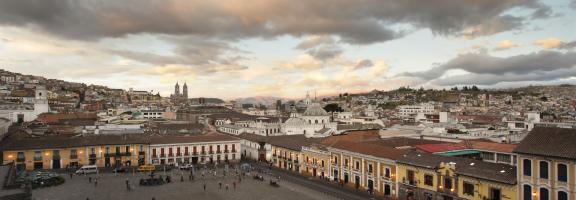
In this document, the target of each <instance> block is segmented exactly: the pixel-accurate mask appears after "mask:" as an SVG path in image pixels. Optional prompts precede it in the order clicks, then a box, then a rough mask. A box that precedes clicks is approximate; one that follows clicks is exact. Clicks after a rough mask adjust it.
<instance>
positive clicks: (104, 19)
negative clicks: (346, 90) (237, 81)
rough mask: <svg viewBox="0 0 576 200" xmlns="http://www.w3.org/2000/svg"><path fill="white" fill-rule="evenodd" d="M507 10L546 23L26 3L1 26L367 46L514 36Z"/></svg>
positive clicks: (389, 7) (189, 2)
mask: <svg viewBox="0 0 576 200" xmlns="http://www.w3.org/2000/svg"><path fill="white" fill-rule="evenodd" d="M514 8H527V9H530V10H531V11H532V13H533V14H532V15H531V17H532V18H540V17H546V16H547V15H549V8H548V7H546V6H545V5H543V4H540V3H539V2H538V1H537V0H518V1H496V0H489V1H452V0H440V1H414V0H408V1H397V0H366V1H362V2H361V3H360V2H355V1H332V0H316V1H305V0H296V1H294V0H249V1H245V0H231V1H200V0H167V1H161V2H160V1H153V0H125V1H74V0H27V1H1V2H0V24H4V25H12V26H26V27H32V28H35V29H40V30H43V31H46V32H49V33H52V34H55V35H59V36H61V37H67V38H74V39H80V40H96V39H100V38H106V37H121V36H125V35H130V34H142V33H152V34H167V35H196V36H204V37H212V38H217V39H222V40H239V39H243V38H272V37H277V36H282V35H291V36H296V37H300V36H305V35H334V36H337V37H339V38H340V40H341V41H342V42H346V43H352V44H370V43H375V42H382V41H387V40H392V39H395V38H398V37H401V36H402V35H403V34H404V33H405V32H406V30H404V29H401V28H397V27H398V25H409V26H411V27H414V28H415V29H429V30H431V31H432V32H433V33H435V34H438V35H465V36H467V37H477V36H481V35H490V34H494V33H498V32H502V31H507V30H512V29H517V28H519V27H520V26H521V25H522V24H523V21H524V20H525V19H524V18H525V17H518V16H510V15H505V14H504V13H506V12H507V11H509V10H512V9H514Z"/></svg>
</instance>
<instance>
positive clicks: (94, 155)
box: [88, 153, 96, 158]
mask: <svg viewBox="0 0 576 200" xmlns="http://www.w3.org/2000/svg"><path fill="white" fill-rule="evenodd" d="M88 157H89V158H96V154H94V153H91V154H90V155H88Z"/></svg>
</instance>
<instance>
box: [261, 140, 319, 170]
mask: <svg viewBox="0 0 576 200" xmlns="http://www.w3.org/2000/svg"><path fill="white" fill-rule="evenodd" d="M267 142H268V143H269V144H270V145H271V147H272V149H271V152H272V158H271V160H270V161H271V162H272V164H273V165H274V166H275V167H278V168H281V169H285V170H290V171H294V172H300V171H301V170H300V169H301V167H302V166H301V165H302V161H303V155H302V147H303V146H309V145H311V144H313V143H319V142H320V140H318V139H315V138H306V137H305V136H304V135H286V136H272V137H269V138H268V141H267Z"/></svg>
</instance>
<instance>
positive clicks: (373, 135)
mask: <svg viewBox="0 0 576 200" xmlns="http://www.w3.org/2000/svg"><path fill="white" fill-rule="evenodd" d="M378 138H380V135H379V134H378V130H360V131H346V132H344V133H343V134H341V135H333V136H330V137H326V138H324V139H323V140H322V142H321V143H322V144H325V145H328V146H330V145H332V144H334V143H336V142H338V141H351V142H362V141H368V140H376V139H378Z"/></svg>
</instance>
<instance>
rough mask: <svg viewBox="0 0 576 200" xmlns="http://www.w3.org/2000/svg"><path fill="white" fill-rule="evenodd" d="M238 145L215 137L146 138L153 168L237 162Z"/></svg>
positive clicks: (218, 135)
mask: <svg viewBox="0 0 576 200" xmlns="http://www.w3.org/2000/svg"><path fill="white" fill-rule="evenodd" d="M240 141H241V140H239V139H237V138H234V137H231V136H227V135H222V134H217V135H197V136H180V135H162V136H153V137H151V138H150V148H149V152H148V153H149V154H150V155H151V156H150V161H149V162H150V163H152V164H155V165H180V164H213V163H217V164H218V163H228V162H237V161H238V160H239V159H240V149H239V148H240Z"/></svg>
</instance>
